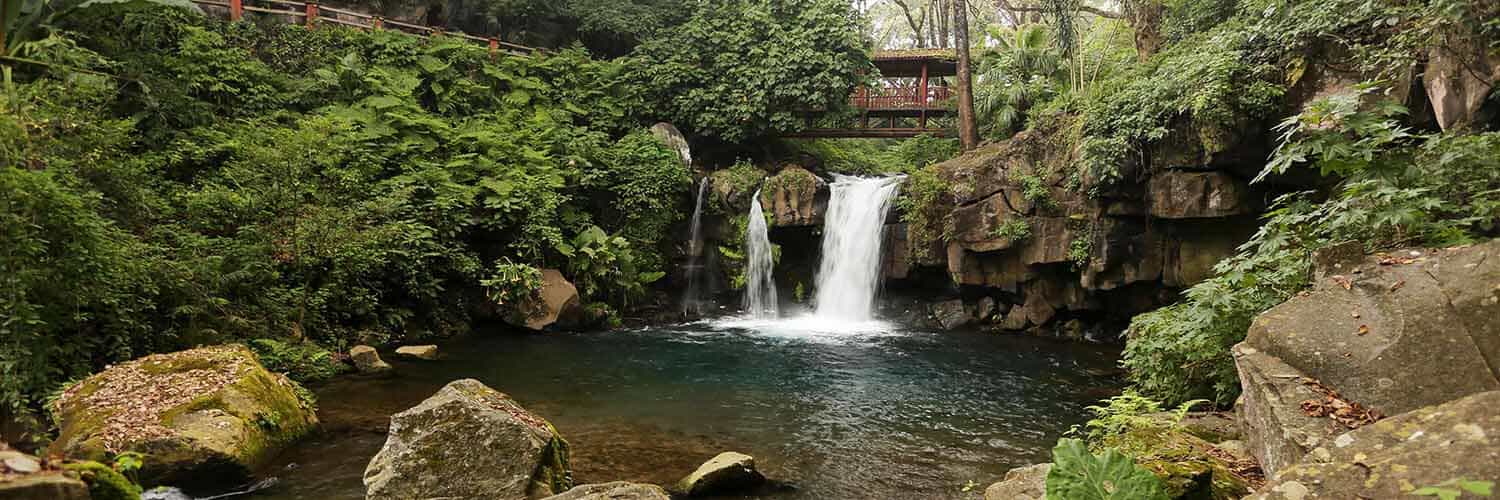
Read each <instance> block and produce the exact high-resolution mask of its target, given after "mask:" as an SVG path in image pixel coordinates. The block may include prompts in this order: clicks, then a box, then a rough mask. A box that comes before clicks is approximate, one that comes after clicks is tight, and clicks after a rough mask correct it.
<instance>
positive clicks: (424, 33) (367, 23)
mask: <svg viewBox="0 0 1500 500" xmlns="http://www.w3.org/2000/svg"><path fill="white" fill-rule="evenodd" d="M193 3H195V4H198V5H202V6H213V7H218V8H221V9H224V10H226V11H228V13H229V20H230V21H239V20H241V19H244V17H245V13H247V12H250V13H256V14H268V15H274V16H286V18H287V19H293V22H294V23H295V22H296V21H295V19H299V18H300V19H301V20H302V24H303V25H304V26H307V29H316V28H317V27H318V25H319V24H322V23H333V24H338V25H343V26H348V27H351V28H355V29H363V30H383V29H389V30H393V31H399V32H402V33H406V34H409V35H414V36H419V37H424V38H425V37H429V36H434V35H444V36H454V37H458V38H462V39H464V40H468V41H471V42H476V43H480V44H483V45H485V46H487V47H489V49H490V53H491V54H497V55H498V54H502V53H503V54H509V55H515V56H529V55H532V54H537V53H542V52H544V51H543V50H542V49H537V48H532V47H527V46H525V45H517V44H514V43H510V42H505V41H502V40H500V39H499V38H497V37H493V36H491V37H481V36H474V35H470V34H468V33H463V32H449V31H444V30H443V29H442V28H434V27H431V26H422V25H418V24H411V23H403V22H401V21H396V20H394V19H386V18H384V17H381V16H374V15H370V14H365V13H361V12H354V11H351V10H344V9H335V8H333V7H323V6H321V5H318V2H316V1H311V2H294V1H290V0H254V1H253V3H254V4H255V5H245V1H244V0H193ZM330 14H331V15H330Z"/></svg>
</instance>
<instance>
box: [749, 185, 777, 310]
mask: <svg viewBox="0 0 1500 500" xmlns="http://www.w3.org/2000/svg"><path fill="white" fill-rule="evenodd" d="M751 199H752V200H753V201H751V202H750V214H749V217H750V223H749V224H748V225H747V226H746V227H745V314H747V315H750V316H752V317H756V318H775V317H776V313H777V311H776V282H775V281H774V280H773V279H771V268H772V267H774V266H775V265H776V262H775V257H774V256H773V255H771V239H770V237H768V236H767V234H766V214H765V213H764V212H762V211H761V208H760V191H759V190H757V191H755V196H754V197H752V198H751Z"/></svg>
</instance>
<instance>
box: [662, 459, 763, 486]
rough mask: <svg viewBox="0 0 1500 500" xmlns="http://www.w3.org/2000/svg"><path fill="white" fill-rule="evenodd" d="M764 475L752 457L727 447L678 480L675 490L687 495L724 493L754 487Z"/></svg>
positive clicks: (761, 481)
mask: <svg viewBox="0 0 1500 500" xmlns="http://www.w3.org/2000/svg"><path fill="white" fill-rule="evenodd" d="M765 482H766V477H765V476H762V475H761V474H760V471H757V470H755V458H754V457H751V456H750V455H746V454H744V453H736V452H733V451H726V452H724V453H720V454H718V455H717V456H715V457H713V458H711V459H709V460H708V461H707V462H704V463H703V465H700V466H698V469H697V470H694V471H693V473H691V474H688V475H687V476H685V477H683V478H682V480H680V481H677V485H676V490H677V491H678V492H681V493H683V494H685V495H688V496H694V497H696V496H708V495H727V494H732V493H736V492H743V491H745V490H748V489H751V488H755V487H757V486H760V485H761V484H763V483H765Z"/></svg>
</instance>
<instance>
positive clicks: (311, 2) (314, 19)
mask: <svg viewBox="0 0 1500 500" xmlns="http://www.w3.org/2000/svg"><path fill="white" fill-rule="evenodd" d="M317 27H318V2H317V0H307V29H313V28H317Z"/></svg>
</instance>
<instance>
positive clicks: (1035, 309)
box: [1011, 293, 1057, 325]
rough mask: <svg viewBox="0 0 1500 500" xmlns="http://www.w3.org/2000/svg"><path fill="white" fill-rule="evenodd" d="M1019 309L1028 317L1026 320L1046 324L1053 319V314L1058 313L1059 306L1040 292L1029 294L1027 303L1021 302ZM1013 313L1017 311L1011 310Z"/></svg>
mask: <svg viewBox="0 0 1500 500" xmlns="http://www.w3.org/2000/svg"><path fill="white" fill-rule="evenodd" d="M1019 309H1020V312H1021V314H1022V315H1024V316H1025V317H1026V321H1028V322H1030V323H1031V324H1033V325H1045V324H1047V322H1048V321H1052V317H1053V316H1056V315H1057V308H1056V307H1053V306H1052V304H1051V303H1050V302H1048V300H1047V298H1046V297H1045V296H1043V294H1040V293H1032V294H1027V296H1026V303H1024V304H1021V307H1020V308H1019ZM1011 313H1012V314H1014V313H1015V311H1011Z"/></svg>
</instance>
